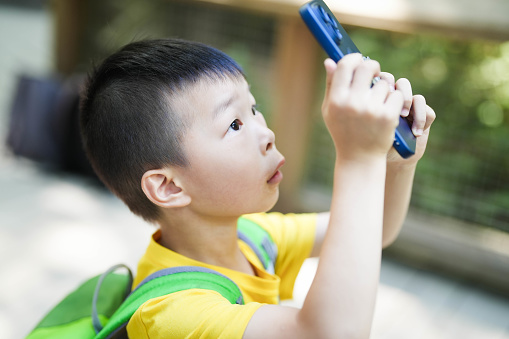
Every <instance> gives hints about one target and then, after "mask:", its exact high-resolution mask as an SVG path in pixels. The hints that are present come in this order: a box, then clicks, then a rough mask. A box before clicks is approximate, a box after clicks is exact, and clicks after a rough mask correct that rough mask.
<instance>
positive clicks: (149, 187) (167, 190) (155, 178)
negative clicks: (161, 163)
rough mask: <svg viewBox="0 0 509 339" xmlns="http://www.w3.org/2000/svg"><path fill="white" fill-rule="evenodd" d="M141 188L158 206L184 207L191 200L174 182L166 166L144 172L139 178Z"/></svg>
mask: <svg viewBox="0 0 509 339" xmlns="http://www.w3.org/2000/svg"><path fill="white" fill-rule="evenodd" d="M141 189H142V190H143V192H144V193H145V195H146V196H147V198H148V199H149V200H150V201H152V202H153V203H154V204H156V205H158V206H160V207H164V208H175V207H184V206H187V205H189V203H190V202H191V197H190V196H189V195H187V194H186V192H185V191H184V190H183V189H182V188H181V187H179V185H177V184H176V183H175V180H174V178H173V175H172V171H171V169H168V168H165V169H156V170H150V171H147V172H145V174H143V177H142V178H141Z"/></svg>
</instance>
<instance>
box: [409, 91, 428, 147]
mask: <svg viewBox="0 0 509 339" xmlns="http://www.w3.org/2000/svg"><path fill="white" fill-rule="evenodd" d="M427 107H428V106H427V105H426V99H425V98H424V97H423V96H422V95H414V99H413V103H412V109H411V111H412V112H411V114H412V118H413V119H412V120H413V123H412V132H413V133H414V135H415V136H416V137H419V136H421V135H422V133H423V131H424V126H425V125H426V115H427Z"/></svg>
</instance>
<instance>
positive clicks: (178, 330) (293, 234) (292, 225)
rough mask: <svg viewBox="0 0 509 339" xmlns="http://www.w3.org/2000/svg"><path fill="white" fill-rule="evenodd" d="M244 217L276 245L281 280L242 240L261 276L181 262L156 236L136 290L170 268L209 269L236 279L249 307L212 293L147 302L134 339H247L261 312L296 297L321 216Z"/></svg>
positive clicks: (133, 327)
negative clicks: (299, 276) (256, 314)
mask: <svg viewBox="0 0 509 339" xmlns="http://www.w3.org/2000/svg"><path fill="white" fill-rule="evenodd" d="M244 217H245V218H247V219H250V220H252V221H254V222H256V223H257V224H259V225H260V226H261V227H263V228H264V229H265V230H266V231H267V232H269V234H270V235H271V236H272V239H273V240H274V242H275V243H276V245H277V247H278V257H277V260H276V267H275V270H276V274H275V275H272V274H269V273H267V272H266V271H265V270H264V268H263V265H262V263H261V262H260V261H259V260H258V257H257V256H256V254H255V253H254V252H253V251H252V250H251V248H250V247H249V246H248V245H247V244H245V243H244V242H242V241H240V240H239V246H240V249H241V251H242V253H243V254H244V255H245V256H246V258H247V259H248V260H249V262H250V263H251V264H252V265H253V267H254V268H255V272H256V276H251V275H248V274H245V273H241V272H237V271H234V270H230V269H227V268H224V267H219V266H213V265H207V264H205V263H202V262H199V261H195V260H193V259H190V258H187V257H185V256H182V255H180V254H178V253H176V252H173V251H171V250H169V249H167V248H165V247H163V246H161V245H159V244H158V242H157V241H158V239H159V237H160V234H159V232H156V233H155V234H154V236H153V238H152V240H151V242H150V244H149V246H148V248H147V251H146V253H145V255H144V256H143V257H142V258H141V260H140V262H139V264H138V273H137V276H136V278H135V280H134V286H136V285H138V284H139V283H140V282H141V281H142V280H143V279H144V278H146V277H147V276H149V275H150V274H152V273H154V272H156V271H158V270H161V269H164V268H167V267H175V266H188V265H189V266H201V267H207V268H210V269H213V270H215V271H217V272H219V273H222V274H224V275H226V276H227V277H229V278H230V279H232V280H233V281H234V282H235V283H236V284H237V285H238V286H239V288H240V290H241V291H242V295H243V297H244V302H245V305H233V304H231V303H230V302H228V300H226V299H225V298H224V297H223V296H222V295H221V294H219V293H217V292H215V291H210V290H202V289H190V290H185V291H181V292H176V293H172V294H169V295H166V296H162V297H159V298H155V299H151V300H149V301H147V302H146V303H144V304H143V305H142V306H141V307H140V308H139V309H138V310H137V311H136V312H135V314H134V315H133V317H132V318H131V320H130V321H129V324H128V325H127V332H128V334H129V338H131V339H133V338H134V339H138V338H228V339H229V338H242V335H243V334H244V330H245V328H246V326H247V324H248V322H249V320H250V319H251V317H252V316H253V314H254V312H255V311H256V310H257V309H258V308H259V307H260V306H262V305H263V304H277V303H278V302H279V299H289V298H291V297H292V293H293V285H294V283H295V279H296V278H297V274H298V273H299V270H300V268H301V266H302V263H303V262H304V260H305V259H306V258H308V257H309V255H310V253H311V250H312V248H313V243H314V239H315V226H316V214H287V215H283V214H280V213H260V214H251V215H247V216H244Z"/></svg>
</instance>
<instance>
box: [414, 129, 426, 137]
mask: <svg viewBox="0 0 509 339" xmlns="http://www.w3.org/2000/svg"><path fill="white" fill-rule="evenodd" d="M412 132H413V133H414V135H415V136H416V137H420V136H421V135H422V133H423V130H422V128H412Z"/></svg>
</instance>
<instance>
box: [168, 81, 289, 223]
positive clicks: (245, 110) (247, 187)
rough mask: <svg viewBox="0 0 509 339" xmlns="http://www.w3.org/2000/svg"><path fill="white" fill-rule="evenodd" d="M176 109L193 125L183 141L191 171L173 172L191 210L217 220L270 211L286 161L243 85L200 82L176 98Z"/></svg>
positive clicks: (230, 82)
mask: <svg viewBox="0 0 509 339" xmlns="http://www.w3.org/2000/svg"><path fill="white" fill-rule="evenodd" d="M175 108H176V109H177V110H179V111H180V112H185V113H184V116H183V119H190V121H191V123H190V127H189V128H188V129H187V132H186V133H185V136H184V140H183V149H184V152H185V154H186V157H187V159H188V162H189V166H187V167H185V168H179V169H177V170H178V171H179V174H180V176H181V178H183V179H184V181H183V185H182V186H183V189H184V190H186V192H187V193H188V194H189V195H190V196H191V199H192V201H191V204H190V207H191V208H193V209H194V210H195V212H197V213H200V214H204V215H210V216H215V217H217V216H224V217H230V216H238V215H241V214H246V213H254V212H262V211H267V210H269V209H270V208H272V207H273V206H274V204H275V203H276V201H277V198H278V195H279V183H280V182H281V180H282V174H281V172H280V171H279V169H280V167H281V166H282V165H283V164H284V157H283V156H282V155H281V153H279V151H278V150H277V149H276V146H275V136H274V133H273V132H272V131H271V130H270V129H269V128H268V127H267V124H266V122H265V119H264V117H263V115H262V114H261V113H260V112H258V111H256V109H255V99H254V97H253V96H252V95H251V92H250V91H249V86H248V84H247V82H246V81H245V80H244V79H243V78H238V79H227V80H216V81H212V80H210V79H206V78H205V79H202V80H201V81H200V82H199V83H198V84H196V85H193V86H192V87H191V88H189V89H188V90H187V91H185V93H184V95H181V96H179V98H178V101H177V104H176V107H175Z"/></svg>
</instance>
